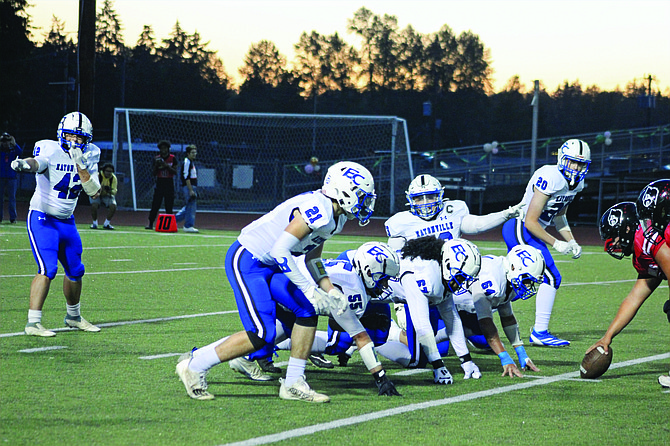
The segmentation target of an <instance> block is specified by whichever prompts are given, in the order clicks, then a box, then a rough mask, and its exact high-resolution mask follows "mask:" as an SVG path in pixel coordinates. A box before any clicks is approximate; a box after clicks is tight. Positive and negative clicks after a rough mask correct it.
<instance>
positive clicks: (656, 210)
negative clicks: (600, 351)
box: [586, 180, 670, 387]
mask: <svg viewBox="0 0 670 446" xmlns="http://www.w3.org/2000/svg"><path fill="white" fill-rule="evenodd" d="M638 218H639V221H638ZM669 223H670V180H658V181H654V182H652V183H650V184H649V185H647V186H646V187H645V188H644V189H643V190H642V192H641V193H640V195H639V197H638V199H637V202H636V203H633V202H623V203H618V204H615V205H614V206H612V207H611V208H609V209H608V210H607V211H605V213H604V214H603V216H602V217H601V219H600V238H601V239H602V240H603V241H604V242H605V251H607V253H608V254H610V255H611V256H612V257H614V258H615V259H619V260H621V259H622V258H624V257H626V256H630V255H632V256H633V267H634V268H635V270H636V271H637V274H638V275H637V280H636V281H635V284H634V285H633V289H632V290H630V292H629V293H628V295H627V296H626V298H625V299H624V300H623V302H622V303H621V306H620V307H619V310H618V311H617V314H616V316H614V320H612V322H611V323H610V326H609V327H608V328H607V331H606V332H605V334H604V335H603V337H602V338H600V339H599V340H598V341H597V342H596V343H595V344H593V345H592V346H591V347H589V349H588V350H587V351H586V353H589V352H590V351H591V350H593V349H595V348H597V347H598V346H602V347H603V348H604V349H605V352H609V346H610V344H611V343H612V339H613V338H614V337H615V336H616V335H618V334H619V333H620V332H621V331H622V330H623V329H624V328H626V326H627V325H628V324H629V323H630V322H631V321H632V320H633V318H634V317H635V315H636V314H637V312H638V310H639V309H640V307H641V306H642V304H643V303H644V302H645V301H646V300H647V298H649V296H651V294H652V293H653V292H654V290H656V288H658V286H659V285H660V284H661V282H663V280H667V278H668V277H670V247H668V243H670V226H668V224H669ZM663 311H665V312H666V314H667V315H668V320H669V321H670V301H666V303H665V305H664V306H663ZM658 382H659V384H661V386H663V387H670V376H668V375H661V376H659V378H658Z"/></svg>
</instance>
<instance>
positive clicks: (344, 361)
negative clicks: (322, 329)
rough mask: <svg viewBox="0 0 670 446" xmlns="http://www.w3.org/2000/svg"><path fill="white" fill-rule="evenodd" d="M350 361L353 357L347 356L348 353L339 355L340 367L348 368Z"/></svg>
mask: <svg viewBox="0 0 670 446" xmlns="http://www.w3.org/2000/svg"><path fill="white" fill-rule="evenodd" d="M350 359H351V356H349V355H347V354H346V353H338V354H337V362H338V363H339V365H340V367H346V366H347V364H348V363H349V360H350Z"/></svg>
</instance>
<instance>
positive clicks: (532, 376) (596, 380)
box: [523, 375, 602, 383]
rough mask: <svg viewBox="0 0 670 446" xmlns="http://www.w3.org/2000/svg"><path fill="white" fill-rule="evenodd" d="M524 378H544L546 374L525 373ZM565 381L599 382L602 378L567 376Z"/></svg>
mask: <svg viewBox="0 0 670 446" xmlns="http://www.w3.org/2000/svg"><path fill="white" fill-rule="evenodd" d="M523 377H524V378H536V379H542V378H545V377H544V376H539V375H523ZM563 381H580V382H583V383H584V382H590V383H599V382H600V381H602V380H600V379H584V378H566V379H564V380H563Z"/></svg>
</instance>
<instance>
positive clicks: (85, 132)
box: [56, 112, 93, 152]
mask: <svg viewBox="0 0 670 446" xmlns="http://www.w3.org/2000/svg"><path fill="white" fill-rule="evenodd" d="M66 133H69V134H71V135H77V136H83V137H84V142H83V143H82V144H77V143H76V142H73V141H67V140H66V139H65V134H66ZM56 136H57V137H58V142H59V143H60V145H61V147H62V148H63V149H64V150H70V148H72V147H77V148H79V149H81V151H82V152H84V151H85V150H86V146H87V145H88V143H89V142H91V139H93V125H92V124H91V121H89V119H88V118H87V117H86V115H85V114H83V113H81V112H72V113H68V114H67V115H65V116H63V119H61V120H60V123H59V124H58V130H57V131H56Z"/></svg>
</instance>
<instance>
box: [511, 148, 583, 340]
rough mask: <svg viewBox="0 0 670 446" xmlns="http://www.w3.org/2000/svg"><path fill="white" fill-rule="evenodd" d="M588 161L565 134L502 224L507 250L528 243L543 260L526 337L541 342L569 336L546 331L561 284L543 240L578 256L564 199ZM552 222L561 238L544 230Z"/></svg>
mask: <svg viewBox="0 0 670 446" xmlns="http://www.w3.org/2000/svg"><path fill="white" fill-rule="evenodd" d="M590 164H591V149H589V145H588V144H587V143H585V142H584V141H582V140H579V139H569V140H567V141H566V142H564V143H563V145H562V146H561V147H560V148H559V149H558V163H557V164H556V165H549V164H548V165H546V166H542V167H540V168H539V169H537V170H536V171H535V173H534V174H533V176H532V177H531V179H530V181H529V182H528V185H527V186H526V192H525V194H524V196H523V200H522V203H523V213H522V214H521V215H525V218H523V217H517V218H516V219H514V220H510V221H508V222H507V223H505V224H504V225H503V230H502V234H503V238H504V239H505V243H506V244H507V249H508V250H510V249H512V248H513V247H514V246H517V245H531V246H534V247H535V248H537V249H539V250H540V251H541V252H542V257H544V260H545V262H546V264H547V270H546V272H545V281H544V283H543V284H542V285H540V287H539V289H538V291H537V296H536V297H535V324H534V325H533V328H532V329H531V332H530V343H531V344H533V345H538V346H545V347H563V346H567V345H570V341H567V340H565V339H560V338H557V337H556V336H554V335H553V334H551V332H550V331H549V319H550V318H551V313H552V310H553V308H554V300H555V299H556V291H557V290H558V288H559V286H560V285H561V273H560V272H559V271H558V268H557V267H556V263H555V262H554V258H553V257H552V255H551V252H549V248H547V246H551V247H553V248H554V249H555V250H556V251H558V252H559V253H561V254H565V255H572V258H573V259H578V258H579V257H580V256H581V255H582V248H581V246H579V244H577V241H576V240H575V238H574V236H573V235H572V231H571V230H570V226H569V225H568V219H567V218H566V211H567V209H568V205H569V204H570V203H572V201H573V200H574V198H575V196H576V195H577V194H578V193H579V192H581V191H582V189H584V177H585V176H586V172H588V170H589V166H590ZM552 224H553V225H554V226H555V227H556V230H557V231H558V233H559V234H560V235H561V237H563V238H564V240H559V239H557V238H555V237H553V236H552V235H551V234H549V233H548V232H547V231H546V227H547V226H550V225H552Z"/></svg>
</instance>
